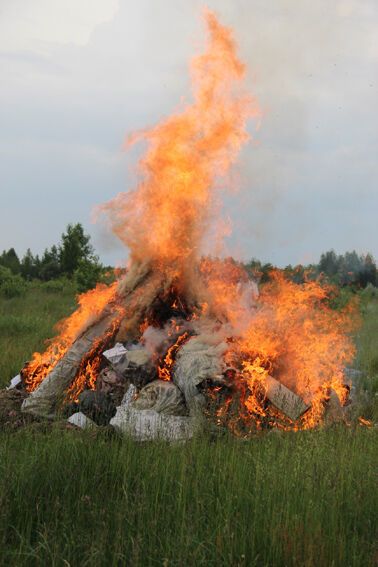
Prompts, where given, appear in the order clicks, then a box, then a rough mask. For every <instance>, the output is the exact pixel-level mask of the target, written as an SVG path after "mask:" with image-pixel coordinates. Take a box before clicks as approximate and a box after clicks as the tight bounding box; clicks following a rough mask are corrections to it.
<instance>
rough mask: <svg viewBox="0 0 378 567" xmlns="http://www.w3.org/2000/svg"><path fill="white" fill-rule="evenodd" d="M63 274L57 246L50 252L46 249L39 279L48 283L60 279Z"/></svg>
mask: <svg viewBox="0 0 378 567" xmlns="http://www.w3.org/2000/svg"><path fill="white" fill-rule="evenodd" d="M61 273H62V268H61V265H60V259H59V251H58V248H57V247H56V246H55V245H54V246H52V247H51V248H50V250H48V249H47V248H46V249H45V251H44V253H43V256H42V258H41V266H40V269H39V277H40V278H41V279H42V280H45V281H48V280H52V279H54V278H58V277H59V276H60V275H61Z"/></svg>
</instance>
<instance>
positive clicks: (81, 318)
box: [23, 282, 118, 392]
mask: <svg viewBox="0 0 378 567" xmlns="http://www.w3.org/2000/svg"><path fill="white" fill-rule="evenodd" d="M117 285H118V283H117V282H114V283H113V284H111V285H109V286H106V285H104V284H98V285H97V286H96V288H95V289H91V290H90V291H87V292H86V293H83V294H82V295H80V296H79V297H78V304H79V307H78V309H77V310H76V311H74V313H72V315H71V316H70V317H68V318H67V319H63V320H62V321H60V322H59V323H58V325H57V330H58V331H59V334H58V335H57V336H56V337H55V338H54V339H52V341H51V342H50V344H49V346H48V347H47V349H46V350H45V352H43V353H39V352H35V353H34V354H33V355H32V359H31V361H30V362H29V363H28V364H27V366H26V367H25V368H24V369H23V378H24V381H25V385H26V388H27V390H28V391H29V392H32V391H33V390H35V389H36V388H37V386H38V385H39V384H40V383H41V382H42V381H43V380H44V378H46V376H47V375H48V374H49V372H51V370H52V369H53V368H54V367H55V366H56V364H57V363H58V361H59V360H60V359H61V358H62V357H63V356H64V354H65V353H66V352H67V350H68V348H69V347H70V346H71V345H72V344H73V342H74V341H75V340H76V339H77V337H78V336H79V335H80V334H81V333H82V331H83V330H84V329H86V327H88V325H90V324H91V322H92V321H94V320H95V319H96V318H97V317H98V316H99V315H100V314H101V313H102V311H103V310H104V308H105V307H106V306H107V305H109V304H111V303H112V302H113V301H114V300H115V297H116V291H117Z"/></svg>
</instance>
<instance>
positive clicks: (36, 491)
mask: <svg viewBox="0 0 378 567" xmlns="http://www.w3.org/2000/svg"><path fill="white" fill-rule="evenodd" d="M74 304H75V303H74V290H73V289H72V288H69V287H68V288H66V289H65V290H64V291H63V292H58V291H57V290H55V291H54V290H51V289H50V290H49V289H46V288H43V286H36V287H35V288H31V289H29V290H28V292H27V294H26V295H25V296H24V297H19V298H12V299H8V300H6V299H2V300H1V301H0V352H1V357H0V386H5V385H6V383H7V382H8V381H9V379H10V378H11V377H12V376H13V375H14V374H16V373H17V372H18V370H19V367H20V366H21V365H22V362H23V361H24V360H25V359H26V358H27V357H28V356H30V354H31V353H32V352H33V350H36V349H40V348H42V346H43V341H44V339H45V338H46V337H48V336H51V333H52V328H53V325H54V323H55V322H56V321H57V320H58V319H59V318H61V317H62V316H63V315H67V314H68V313H70V312H71V310H72V309H73V308H74ZM361 310H362V313H363V318H364V324H363V327H362V328H361V330H360V331H359V333H358V336H357V338H356V339H357V342H358V347H359V351H358V357H357V361H356V365H357V366H358V367H360V368H361V369H362V370H363V371H364V372H365V375H366V377H365V378H364V380H363V384H362V385H363V387H364V388H365V389H366V390H367V391H368V395H367V396H365V397H362V402H361V412H362V413H363V415H364V416H365V417H366V418H369V419H374V420H376V419H377V410H376V404H374V394H375V390H376V387H377V376H378V352H377V350H376V344H377V337H378V300H377V298H375V297H374V296H372V297H370V296H365V297H362V305H361ZM375 399H376V398H375ZM376 431H377V429H376V428H365V427H361V426H355V427H351V428H340V427H334V428H331V429H329V430H321V431H310V432H301V433H275V432H273V433H269V434H263V435H260V436H258V437H256V438H253V439H250V440H248V441H243V440H238V439H233V438H230V437H229V436H227V435H225V436H223V437H219V438H212V437H208V436H204V437H201V438H197V439H194V440H193V441H192V442H190V443H187V444H185V445H176V446H167V445H165V444H160V443H154V444H144V445H138V444H136V443H134V442H132V441H130V440H120V439H118V438H117V437H116V436H114V435H111V434H109V432H107V431H100V432H97V433H80V432H76V431H68V430H64V429H62V428H61V427H60V426H59V424H57V425H56V427H54V428H49V430H48V431H47V430H46V431H43V427H41V426H39V427H32V426H30V427H28V428H25V429H23V430H19V431H17V432H12V433H9V432H0V564H1V565H4V566H5V565H6V566H11V565H16V566H22V565H56V566H60V565H61V566H64V565H65V566H68V565H72V566H76V565H80V566H81V565H87V566H90V567H92V566H97V565H106V566H107V565H143V566H144V565H162V566H171V565H172V566H173V565H175V566H180V567H181V566H186V565H235V566H236V565H246V566H247V565H248V566H249V565H257V566H265V565H266V566H268V565H269V566H270V565H273V566H276V565H277V566H281V565H282V566H290V565H301V566H302V565H304V566H315V565H316V566H319V565H325V566H332V565H333V566H339V565H340V566H360V565H361V566H362V565H363V566H369V565H376V564H377V562H378V549H377V547H376V546H375V540H376V539H377V535H378V534H377V531H376V528H377V525H376V519H377V509H378V502H377V490H376V486H377V472H376V471H377V470H378V467H377V465H378V460H377V455H378V443H377V434H376Z"/></svg>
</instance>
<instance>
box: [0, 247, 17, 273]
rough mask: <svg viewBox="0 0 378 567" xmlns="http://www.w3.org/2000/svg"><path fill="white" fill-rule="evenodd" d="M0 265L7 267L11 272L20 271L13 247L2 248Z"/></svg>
mask: <svg viewBox="0 0 378 567" xmlns="http://www.w3.org/2000/svg"><path fill="white" fill-rule="evenodd" d="M0 265H1V266H4V268H8V269H9V270H10V271H11V272H12V274H19V273H20V269H21V266H20V260H19V258H18V256H17V253H16V251H15V249H14V248H9V250H7V251H5V250H4V252H3V253H2V254H1V256H0Z"/></svg>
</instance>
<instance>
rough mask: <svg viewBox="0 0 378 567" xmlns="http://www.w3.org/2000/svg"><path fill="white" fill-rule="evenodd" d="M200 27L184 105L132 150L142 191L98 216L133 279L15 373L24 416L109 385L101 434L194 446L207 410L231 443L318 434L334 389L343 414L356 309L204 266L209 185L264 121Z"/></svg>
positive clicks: (96, 302)
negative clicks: (108, 428) (236, 438)
mask: <svg viewBox="0 0 378 567" xmlns="http://www.w3.org/2000/svg"><path fill="white" fill-rule="evenodd" d="M205 19H206V23H207V27H208V35H209V37H208V44H207V49H206V51H205V52H204V53H203V54H202V55H200V56H198V57H195V58H194V59H193V61H192V65H191V75H192V80H193V98H194V102H193V103H192V104H190V105H189V104H185V105H184V106H183V108H182V109H181V111H180V112H178V113H176V114H173V115H172V116H170V117H169V118H167V119H166V120H164V121H163V122H161V123H160V124H158V125H157V126H155V127H154V128H151V129H150V130H145V131H143V132H141V133H139V134H137V135H136V136H134V137H132V138H131V142H135V141H136V140H138V139H143V140H145V141H146V142H147V152H146V154H145V156H144V157H143V158H142V160H141V161H140V164H139V168H140V173H141V176H142V181H141V183H140V184H139V185H138V187H137V188H136V189H135V190H133V191H129V192H127V193H122V194H120V195H118V196H117V197H116V198H115V199H113V200H112V201H110V202H109V203H107V204H105V205H104V206H103V207H101V210H102V211H103V212H104V213H105V214H106V215H107V217H108V219H109V222H110V224H111V226H112V228H113V231H114V232H115V234H117V235H118V236H119V238H120V239H121V240H122V241H123V242H124V243H125V245H126V246H128V247H129V249H130V266H129V269H128V270H127V273H126V275H124V276H122V277H121V279H120V280H119V281H118V282H117V283H115V284H113V285H111V286H109V287H106V286H98V287H97V288H96V289H95V290H92V291H90V292H88V293H87V294H85V295H83V296H81V297H80V298H79V308H78V310H77V311H76V312H75V313H73V314H72V315H71V317H69V318H68V319H66V320H65V321H64V322H62V323H61V324H60V325H59V329H58V330H59V335H58V336H57V337H56V338H55V339H54V340H53V341H52V342H51V343H50V345H49V346H48V348H47V350H46V351H45V352H44V353H43V354H39V353H35V354H34V355H33V358H32V360H31V361H30V362H29V363H28V364H27V365H26V366H25V367H24V368H23V370H22V372H21V376H22V379H23V382H24V384H25V387H26V389H27V390H28V392H30V395H29V397H28V398H27V399H26V400H25V401H24V404H23V409H24V411H26V412H30V413H35V414H38V415H47V416H51V415H54V414H55V413H56V412H57V411H59V410H60V408H61V407H62V405H61V404H62V403H63V404H64V403H65V402H67V399H68V400H78V398H79V396H80V394H81V392H82V391H83V390H85V389H92V390H94V389H100V390H101V388H103V390H102V393H103V395H109V396H111V395H112V392H111V390H112V384H116V385H117V390H118V391H119V389H120V388H121V389H122V388H123V390H122V391H123V393H124V394H125V395H124V398H123V400H122V402H121V405H120V406H119V407H118V409H117V415H116V416H115V417H114V418H113V420H112V421H111V423H112V422H113V424H114V425H115V426H116V427H118V428H119V429H120V430H122V431H127V432H129V433H130V432H131V434H135V436H136V437H138V438H140V439H147V438H150V437H151V435H152V434H151V431H153V435H162V436H163V437H165V438H167V439H179V438H182V437H183V436H184V437H185V435H187V436H190V435H192V434H193V431H194V429H195V427H196V426H197V425H196V424H198V423H201V416H203V415H206V414H208V406H209V401H211V403H213V404H215V406H216V411H215V416H216V421H217V423H223V422H224V423H225V424H227V425H228V426H229V427H231V429H232V430H233V431H235V432H239V433H241V434H247V433H249V432H251V431H255V430H258V429H263V428H268V427H279V428H292V429H299V428H309V427H314V426H316V425H318V424H320V423H321V422H322V420H323V417H324V414H325V411H326V408H327V403H328V402H329V400H330V391H332V392H334V393H335V395H336V396H337V398H338V400H339V403H340V407H341V408H343V406H344V405H345V404H346V402H347V399H348V396H349V389H348V387H347V385H346V384H345V382H346V379H345V375H344V369H345V366H346V365H347V364H349V363H350V362H351V361H352V359H353V356H354V346H353V343H352V341H351V339H350V332H351V331H352V329H353V325H354V320H355V319H354V316H353V308H352V306H348V307H347V308H345V309H344V310H341V311H335V310H333V309H332V308H331V305H330V297H331V295H332V290H331V288H329V287H326V286H324V285H322V284H321V283H319V282H315V281H308V282H305V283H303V284H301V285H298V284H295V283H292V282H290V281H287V280H286V279H285V277H284V276H283V275H282V274H281V273H280V272H278V271H277V272H275V273H274V274H273V275H272V279H271V282H270V283H268V284H265V285H264V286H263V287H262V289H261V290H260V292H259V290H258V288H257V284H256V282H254V281H252V280H251V279H250V278H249V276H248V275H247V273H246V272H245V270H244V268H243V266H242V265H241V264H238V263H237V262H235V261H232V260H219V259H211V258H201V252H200V251H201V244H202V241H203V240H204V237H205V235H206V229H207V227H208V224H209V222H210V221H211V220H212V217H213V216H215V215H214V211H216V210H217V193H218V187H219V179H220V178H221V177H223V178H226V179H227V175H228V173H229V171H230V168H231V166H232V165H233V163H234V162H235V161H236V158H237V155H238V152H239V150H240V148H241V146H242V145H243V144H244V143H245V142H246V141H247V140H248V138H249V135H248V133H247V130H246V123H247V120H248V119H251V118H253V119H255V120H256V119H259V117H260V110H259V106H258V103H257V101H256V100H255V99H254V98H252V97H250V96H248V95H246V93H244V92H243V90H242V87H241V81H242V79H243V77H244V73H245V69H244V65H243V64H242V63H241V62H240V60H239V59H238V57H237V54H236V45H235V42H234V39H233V36H232V33H231V31H230V30H229V29H227V28H225V27H223V26H222V25H221V24H220V23H219V22H218V20H217V18H216V17H215V15H214V14H213V13H212V12H209V11H207V12H205ZM115 343H119V344H117V346H116V348H115V349H114V353H113V355H112V356H110V355H109V354H107V356H103V353H104V351H105V350H106V349H109V348H110V347H112V346H114V344H115ZM115 351H117V352H116V353H115ZM111 352H112V350H108V351H107V353H111ZM108 357H109V358H108ZM101 373H102V374H101ZM99 375H101V376H103V380H102V381H103V382H104V383H103V384H102V386H101V384H100V382H101V379H99V378H98V377H99ZM161 381H165V382H167V383H166V385H165V387H161V385H162V382H161ZM104 392H105V393H104ZM167 400H169V403H168V402H167ZM175 404H176V405H175ZM167 407H169V412H170V413H169V414H168V412H167V411H166V410H165V409H164V408H167ZM175 407H176V409H177V413H176V414H172V411H173V410H172V408H175ZM341 411H343V410H341ZM143 412H144V413H143ZM160 414H162V415H160ZM114 420H115V421H114ZM125 420H126V422H127V423H128V421H127V420H129V421H130V420H134V421H135V423H136V424H137V425H135V423H134V425H133V426H132V425H130V424H126V425H125ZM122 424H123V425H122ZM143 428H149V432H147V430H144V429H143ZM151 428H152V429H151ZM167 428H168V429H167Z"/></svg>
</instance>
